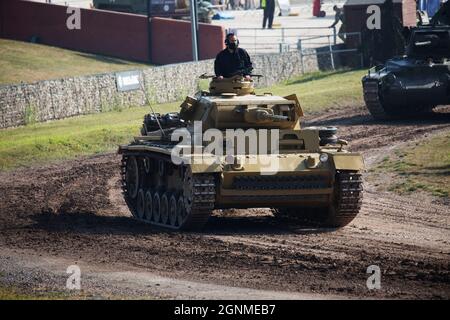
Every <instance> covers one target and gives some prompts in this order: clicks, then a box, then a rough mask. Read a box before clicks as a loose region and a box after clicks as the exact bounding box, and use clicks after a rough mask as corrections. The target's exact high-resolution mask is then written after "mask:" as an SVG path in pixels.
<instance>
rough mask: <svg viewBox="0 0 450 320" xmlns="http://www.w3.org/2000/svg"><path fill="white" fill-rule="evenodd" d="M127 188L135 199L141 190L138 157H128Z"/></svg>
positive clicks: (129, 194) (128, 192)
mask: <svg viewBox="0 0 450 320" xmlns="http://www.w3.org/2000/svg"><path fill="white" fill-rule="evenodd" d="M125 189H126V192H127V195H128V196H129V197H130V198H131V199H135V198H136V196H137V194H138V191H139V167H138V163H137V160H136V157H134V156H131V157H129V158H127V159H126V171H125Z"/></svg>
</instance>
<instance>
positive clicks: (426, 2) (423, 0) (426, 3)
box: [419, 0, 441, 18]
mask: <svg viewBox="0 0 450 320" xmlns="http://www.w3.org/2000/svg"><path fill="white" fill-rule="evenodd" d="M440 3H441V1H440V0H420V1H419V9H420V10H423V11H426V12H427V13H428V16H429V17H430V18H431V17H432V16H434V14H435V13H436V12H437V11H438V10H439V7H440Z"/></svg>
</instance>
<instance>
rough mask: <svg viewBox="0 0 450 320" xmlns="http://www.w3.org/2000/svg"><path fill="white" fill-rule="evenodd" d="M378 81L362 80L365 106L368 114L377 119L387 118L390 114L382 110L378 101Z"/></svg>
mask: <svg viewBox="0 0 450 320" xmlns="http://www.w3.org/2000/svg"><path fill="white" fill-rule="evenodd" d="M379 89H380V88H379V85H378V81H366V82H363V91H364V101H365V102H366V107H367V109H369V112H370V114H371V115H372V116H373V117H374V118H375V119H378V120H386V119H389V118H390V116H389V114H388V113H386V110H384V107H383V105H382V104H381V101H380V92H379Z"/></svg>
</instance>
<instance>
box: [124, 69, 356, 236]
mask: <svg viewBox="0 0 450 320" xmlns="http://www.w3.org/2000/svg"><path fill="white" fill-rule="evenodd" d="M203 78H205V76H203ZM253 84H254V82H253V80H245V79H244V78H242V77H241V76H236V77H233V78H230V79H222V80H219V79H215V78H213V79H212V80H211V82H210V86H209V90H208V91H200V92H197V93H196V94H195V95H193V96H188V97H186V99H185V100H184V102H183V103H182V104H181V106H180V111H179V112H177V113H168V114H164V115H161V114H156V113H150V114H148V115H147V116H145V118H144V123H143V126H142V129H141V135H140V136H137V137H134V139H133V141H131V143H129V144H127V145H121V146H119V150H118V152H119V154H121V155H122V163H121V176H122V187H123V195H124V198H125V201H126V203H127V205H128V207H129V209H130V211H131V213H132V215H133V216H134V217H135V218H136V219H138V220H140V221H144V222H147V223H150V224H153V225H157V226H161V227H164V228H168V229H176V230H185V229H196V230H199V229H201V228H203V226H204V225H205V224H206V222H207V221H208V218H209V216H210V215H211V213H212V212H213V210H216V209H231V208H237V209H243V208H244V209H245V208H271V209H272V211H273V212H274V215H275V217H278V218H289V219H291V218H292V219H296V218H297V219H307V220H308V222H312V223H314V224H315V225H317V226H323V227H343V226H345V225H346V224H348V223H349V222H350V221H352V220H353V219H354V218H355V216H356V215H357V214H358V212H359V210H360V208H361V202H362V195H363V191H362V189H363V188H362V176H361V174H362V173H361V171H362V170H363V166H364V164H363V159H362V156H361V155H360V154H359V153H353V152H349V151H347V150H345V145H346V144H347V142H346V141H344V140H342V139H339V138H338V137H337V136H336V134H337V129H336V128H330V127H310V128H301V125H300V119H301V118H302V116H303V111H302V108H301V105H300V103H299V101H298V99H297V97H296V95H294V94H293V95H289V96H286V97H281V96H276V95H272V94H271V93H264V94H255V91H254V86H253ZM211 145H214V146H215V148H212V147H211ZM222 147H223V148H222Z"/></svg>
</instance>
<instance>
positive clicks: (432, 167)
mask: <svg viewBox="0 0 450 320" xmlns="http://www.w3.org/2000/svg"><path fill="white" fill-rule="evenodd" d="M386 171H388V172H390V173H393V174H394V175H395V176H396V179H395V180H397V181H396V182H395V183H392V184H391V185H389V186H388V190H390V191H395V192H398V193H412V192H416V191H419V190H421V191H425V192H428V193H431V194H432V195H434V196H438V197H448V196H449V193H450V133H448V132H447V133H445V134H440V135H438V136H434V137H432V138H428V139H425V140H422V141H420V142H419V143H416V144H414V145H411V146H408V147H405V148H402V149H400V150H396V151H395V153H394V154H393V155H390V156H386V157H384V158H383V159H382V161H381V162H380V163H379V164H378V165H377V166H376V167H375V172H377V173H383V172H386Z"/></svg>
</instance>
